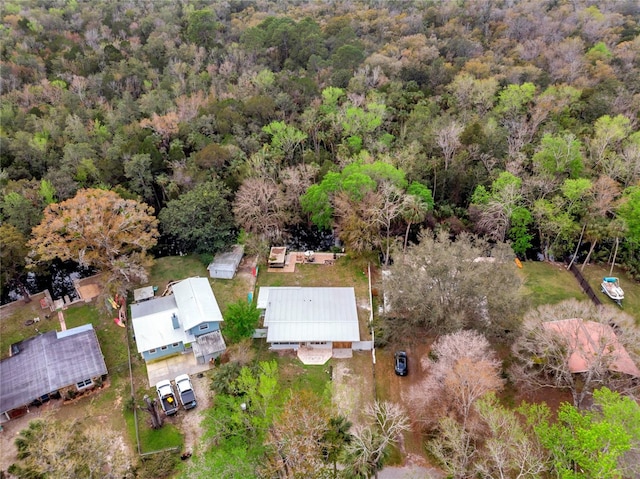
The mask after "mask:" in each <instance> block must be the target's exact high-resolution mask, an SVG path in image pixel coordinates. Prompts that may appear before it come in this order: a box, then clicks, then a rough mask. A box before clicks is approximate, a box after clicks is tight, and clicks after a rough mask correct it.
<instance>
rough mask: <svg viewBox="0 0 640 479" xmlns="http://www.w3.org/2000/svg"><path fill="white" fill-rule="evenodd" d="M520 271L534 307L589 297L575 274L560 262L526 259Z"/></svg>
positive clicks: (528, 296)
mask: <svg viewBox="0 0 640 479" xmlns="http://www.w3.org/2000/svg"><path fill="white" fill-rule="evenodd" d="M520 271H521V275H522V276H523V278H524V285H525V291H526V293H525V295H526V296H527V298H528V300H529V303H530V306H531V307H532V308H536V307H538V306H540V305H542V304H555V303H559V302H560V301H564V300H565V299H570V298H576V299H580V300H582V299H586V298H587V297H586V295H585V294H584V293H583V292H582V289H580V285H579V284H578V282H577V281H576V279H575V278H574V276H573V274H571V272H569V271H567V269H566V268H565V267H564V266H563V265H562V264H560V263H543V262H539V261H525V262H524V263H522V270H520Z"/></svg>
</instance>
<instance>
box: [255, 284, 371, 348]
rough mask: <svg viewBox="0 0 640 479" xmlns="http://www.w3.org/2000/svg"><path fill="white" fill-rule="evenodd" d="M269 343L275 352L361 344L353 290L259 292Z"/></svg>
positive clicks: (310, 289)
mask: <svg viewBox="0 0 640 479" xmlns="http://www.w3.org/2000/svg"><path fill="white" fill-rule="evenodd" d="M257 304H258V308H261V309H262V308H264V310H265V313H264V326H265V328H267V342H268V343H269V344H270V346H271V347H272V348H273V349H284V348H293V349H297V348H298V347H300V346H311V347H314V346H315V347H318V346H319V347H326V348H332V347H333V348H346V349H350V348H351V347H352V344H353V343H354V342H359V341H360V330H359V325H358V309H357V306H356V297H355V291H354V289H353V288H302V287H268V288H260V291H259V293H258V301H257Z"/></svg>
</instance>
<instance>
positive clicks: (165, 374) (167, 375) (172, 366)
mask: <svg viewBox="0 0 640 479" xmlns="http://www.w3.org/2000/svg"><path fill="white" fill-rule="evenodd" d="M208 370H209V364H198V363H197V362H196V358H195V356H194V355H193V354H191V353H187V354H178V355H176V356H171V357H169V358H167V359H160V360H158V361H153V362H151V363H147V378H148V379H149V386H150V387H154V386H155V385H156V384H157V383H158V382H159V381H163V380H165V379H166V380H169V381H172V380H174V379H175V378H176V376H179V375H180V374H189V375H192V374H197V373H201V372H203V371H208Z"/></svg>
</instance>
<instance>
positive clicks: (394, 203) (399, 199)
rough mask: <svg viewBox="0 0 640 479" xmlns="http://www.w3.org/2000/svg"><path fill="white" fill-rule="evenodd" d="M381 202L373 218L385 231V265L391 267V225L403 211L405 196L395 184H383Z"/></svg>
mask: <svg viewBox="0 0 640 479" xmlns="http://www.w3.org/2000/svg"><path fill="white" fill-rule="evenodd" d="M377 196H378V198H379V202H378V204H377V205H374V206H373V208H372V210H371V217H372V218H373V220H374V222H375V223H376V224H378V225H379V226H380V227H381V228H382V229H383V230H384V234H385V237H384V239H383V240H382V241H381V242H380V243H381V250H382V254H383V256H384V265H385V266H388V265H389V252H390V250H391V225H392V223H393V221H394V220H396V219H397V218H398V217H399V216H400V215H401V214H402V211H403V203H404V195H403V194H402V192H401V191H400V190H399V189H398V188H397V187H396V186H394V185H393V184H391V183H389V182H383V183H382V184H381V185H380V186H379V187H378V195H377Z"/></svg>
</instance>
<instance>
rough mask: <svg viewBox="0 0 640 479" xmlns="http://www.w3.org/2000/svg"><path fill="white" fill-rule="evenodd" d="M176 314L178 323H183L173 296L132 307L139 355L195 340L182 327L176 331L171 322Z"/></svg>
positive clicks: (132, 319)
mask: <svg viewBox="0 0 640 479" xmlns="http://www.w3.org/2000/svg"><path fill="white" fill-rule="evenodd" d="M174 314H175V315H176V316H178V322H180V323H182V317H181V315H180V312H179V310H178V307H177V305H176V301H175V298H174V297H173V295H171V296H165V297H163V298H156V299H149V300H147V301H144V302H142V303H138V304H132V305H131V324H132V325H133V334H134V335H135V339H136V346H137V348H138V352H139V353H142V352H144V351H149V350H150V349H157V348H161V347H162V346H167V345H168V344H173V343H180V342H183V343H190V342H192V341H193V340H194V337H193V336H192V335H190V334H187V333H186V332H185V330H184V328H183V327H182V326H180V327H179V328H178V329H174V327H173V321H172V320H171V317H172V316H173V315H174Z"/></svg>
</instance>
